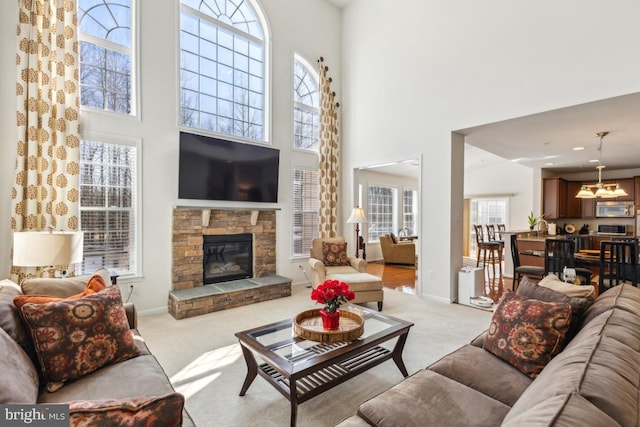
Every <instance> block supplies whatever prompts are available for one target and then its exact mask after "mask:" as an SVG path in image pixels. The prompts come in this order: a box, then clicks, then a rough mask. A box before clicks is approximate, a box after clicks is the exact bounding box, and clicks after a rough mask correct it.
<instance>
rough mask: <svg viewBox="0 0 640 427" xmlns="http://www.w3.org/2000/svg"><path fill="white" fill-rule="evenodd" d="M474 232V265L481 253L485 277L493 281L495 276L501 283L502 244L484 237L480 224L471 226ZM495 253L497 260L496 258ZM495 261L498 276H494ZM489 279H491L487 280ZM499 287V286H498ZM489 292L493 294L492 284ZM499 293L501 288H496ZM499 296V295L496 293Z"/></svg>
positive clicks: (478, 264)
mask: <svg viewBox="0 0 640 427" xmlns="http://www.w3.org/2000/svg"><path fill="white" fill-rule="evenodd" d="M473 228H474V230H475V232H476V254H477V258H476V267H479V266H480V256H481V255H482V268H483V269H484V271H485V277H488V278H489V279H491V278H492V277H493V280H494V281H495V279H496V278H498V279H499V282H498V283H499V284H501V283H502V246H504V245H501V244H500V243H499V242H497V241H489V240H485V239H484V233H483V232H482V225H474V226H473ZM496 254H498V256H497V260H496ZM487 259H488V260H489V263H490V264H491V267H492V272H493V276H492V275H490V274H489V269H488V265H487ZM496 263H497V264H498V271H499V276H496ZM489 281H491V280H489ZM499 288H500V286H499ZM491 293H492V294H493V286H492V287H491ZM500 293H501V289H498V294H500ZM498 296H499V295H498Z"/></svg>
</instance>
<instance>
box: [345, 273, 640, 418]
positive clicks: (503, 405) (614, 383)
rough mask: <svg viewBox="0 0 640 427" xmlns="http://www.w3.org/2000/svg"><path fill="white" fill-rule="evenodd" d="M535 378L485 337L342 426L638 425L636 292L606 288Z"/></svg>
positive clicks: (639, 310)
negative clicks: (493, 349) (486, 344)
mask: <svg viewBox="0 0 640 427" xmlns="http://www.w3.org/2000/svg"><path fill="white" fill-rule="evenodd" d="M572 322H577V323H575V326H576V331H575V336H574V337H573V338H572V339H571V340H570V341H569V342H568V343H565V346H564V348H563V349H562V351H561V352H560V353H559V354H557V355H556V356H555V357H554V358H553V359H551V361H550V362H549V363H548V364H547V365H546V366H545V367H544V369H543V370H542V371H541V372H540V373H539V374H538V375H537V377H535V379H532V378H530V377H529V376H527V375H524V374H523V373H521V372H520V371H518V370H517V369H516V368H514V367H513V366H512V365H510V364H509V363H506V362H504V361H503V360H502V359H500V358H498V357H496V356H494V355H493V354H492V353H490V352H488V351H486V350H485V349H483V347H482V345H483V340H484V337H485V335H481V336H480V337H478V338H476V339H475V340H473V341H472V342H471V343H470V344H467V345H465V346H463V347H462V348H460V349H458V350H456V351H454V352H453V353H451V354H449V355H447V356H445V357H443V358H442V359H440V360H439V361H437V362H436V363H434V364H432V365H431V366H429V367H427V368H426V369H423V370H420V371H418V372H417V373H415V374H413V375H412V376H410V377H408V378H406V379H404V380H403V381H401V382H400V383H398V384H397V385H395V386H393V387H392V388H390V389H389V390H387V391H385V392H383V393H381V394H380V395H378V396H376V397H374V398H372V399H370V400H368V401H366V402H364V403H362V404H361V405H360V407H359V408H358V411H357V414H356V415H354V416H352V417H350V418H348V419H346V420H344V421H343V422H341V423H340V424H339V426H340V427H356V426H380V427H391V426H393V427H396V426H403V427H410V426H416V427H417V426H420V427H424V426H499V425H502V426H509V427H513V426H518V427H521V426H625V427H627V426H638V425H640V413H639V407H640V398H639V396H640V289H638V288H635V287H633V286H630V285H621V286H617V287H615V288H611V289H609V290H608V291H606V292H605V293H603V294H602V295H600V296H599V297H598V298H597V299H596V300H595V302H594V303H593V304H591V305H590V306H589V307H588V308H587V309H586V311H584V313H583V314H582V315H581V316H580V317H578V318H574V319H573V320H572Z"/></svg>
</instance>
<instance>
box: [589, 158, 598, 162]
mask: <svg viewBox="0 0 640 427" xmlns="http://www.w3.org/2000/svg"><path fill="white" fill-rule="evenodd" d="M597 162H598V159H591V160H589V163H597Z"/></svg>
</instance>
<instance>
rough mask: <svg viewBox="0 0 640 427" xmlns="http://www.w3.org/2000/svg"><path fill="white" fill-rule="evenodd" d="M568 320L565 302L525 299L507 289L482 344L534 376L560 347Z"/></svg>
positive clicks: (568, 314)
mask: <svg viewBox="0 0 640 427" xmlns="http://www.w3.org/2000/svg"><path fill="white" fill-rule="evenodd" d="M570 321H571V306H570V305H569V304H567V303H554V302H545V301H541V300H537V299H527V298H526V297H524V296H521V295H516V294H514V293H513V292H511V291H507V292H505V294H504V295H503V296H502V298H501V299H500V301H499V303H498V306H497V307H496V310H495V313H494V314H493V317H492V319H491V323H490V325H489V330H488V332H487V336H486V338H485V340H484V344H483V346H482V348H484V349H485V350H487V351H489V352H491V353H493V354H495V355H496V356H498V357H499V358H501V359H503V360H504V361H506V362H508V363H510V364H511V365H513V366H514V367H515V368H516V369H518V370H519V371H520V372H522V373H524V374H525V375H528V376H529V377H531V378H535V377H536V376H537V375H538V373H540V371H542V369H543V368H544V367H545V366H546V365H547V363H549V361H550V360H551V359H552V358H553V357H554V356H555V355H556V354H557V353H558V352H559V351H560V349H561V347H562V344H563V342H564V338H565V335H566V333H567V330H568V329H569V323H570Z"/></svg>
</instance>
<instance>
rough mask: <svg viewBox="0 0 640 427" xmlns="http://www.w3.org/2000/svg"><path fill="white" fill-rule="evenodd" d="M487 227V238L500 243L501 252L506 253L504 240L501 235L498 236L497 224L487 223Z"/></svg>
mask: <svg viewBox="0 0 640 427" xmlns="http://www.w3.org/2000/svg"><path fill="white" fill-rule="evenodd" d="M485 227H486V228H487V240H489V241H490V242H498V243H500V252H501V254H502V253H504V240H503V239H502V237H501V236H500V237H498V236H497V235H496V226H495V225H494V224H487V225H485Z"/></svg>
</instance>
